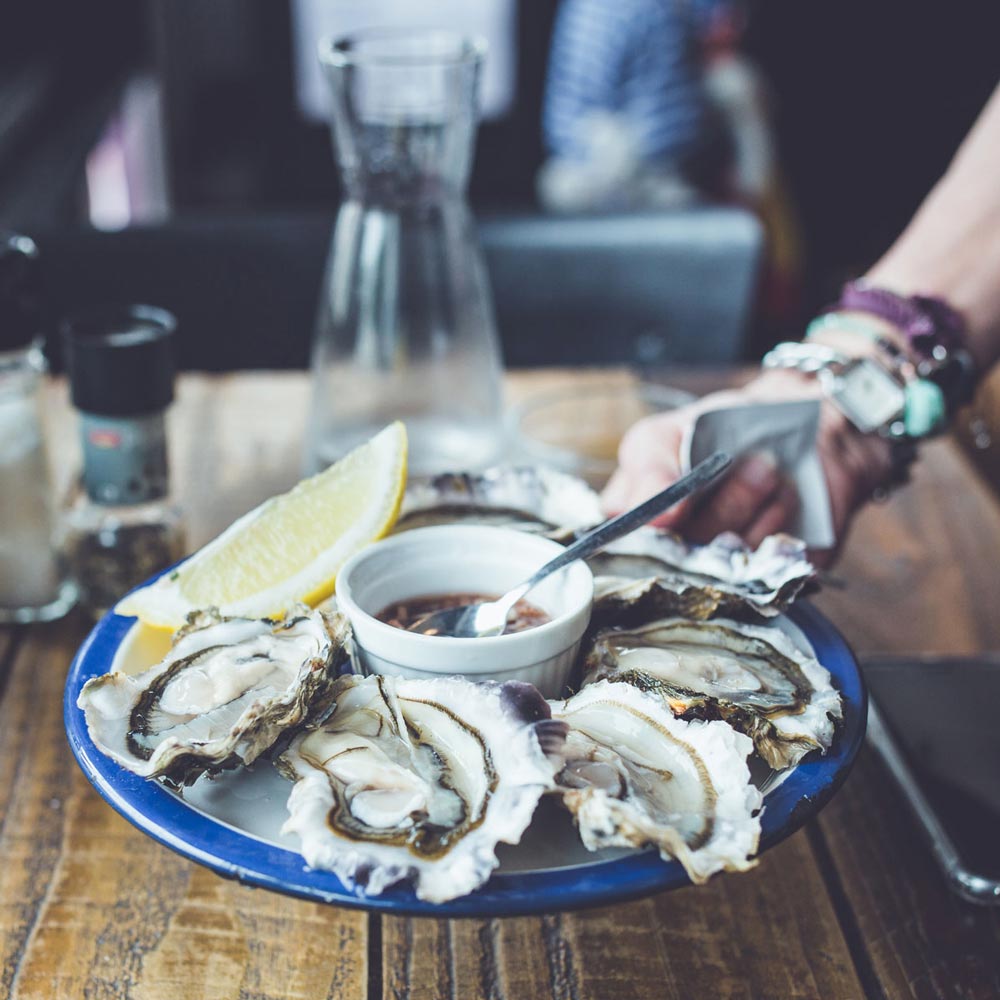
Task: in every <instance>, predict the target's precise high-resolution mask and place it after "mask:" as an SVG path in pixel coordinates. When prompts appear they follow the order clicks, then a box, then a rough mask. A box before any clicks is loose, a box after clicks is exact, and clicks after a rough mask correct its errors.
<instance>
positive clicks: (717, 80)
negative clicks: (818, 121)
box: [538, 0, 801, 324]
mask: <svg viewBox="0 0 1000 1000" xmlns="http://www.w3.org/2000/svg"><path fill="white" fill-rule="evenodd" d="M743 22H744V12H743V9H742V6H741V5H740V4H739V3H737V2H734V0H620V2H617V3H611V2H608V0H562V2H561V4H560V6H559V8H558V11H557V15H556V21H555V25H554V29H553V34H552V43H551V49H550V54H549V63H548V76H547V81H546V87H545V95H544V106H543V131H544V138H545V144H546V146H547V148H548V151H549V153H550V156H549V159H548V160H547V161H546V162H545V163H544V165H543V166H542V168H541V170H540V172H539V175H538V197H539V200H540V202H541V203H542V205H543V207H545V208H547V209H548V210H550V211H554V212H594V211H597V212H600V211H615V210H623V209H624V210H638V211H643V210H645V211H650V210H654V211H655V210H660V209H672V208H678V207H682V206H684V205H688V204H691V203H692V202H695V201H698V200H702V199H705V198H708V199H710V200H714V201H722V202H727V203H735V204H740V205H743V206H745V207H747V208H749V209H750V210H751V211H753V212H755V214H757V215H758V217H759V218H760V219H761V222H762V223H763V225H764V227H765V230H766V232H767V242H768V247H769V252H768V261H767V267H766V270H765V274H764V277H763V282H762V289H761V295H760V296H759V300H760V301H759V308H760V312H761V315H762V316H764V317H766V318H767V319H768V320H769V321H771V322H772V323H777V324H780V323H781V322H782V321H783V320H784V319H785V318H786V317H788V316H789V315H791V314H792V313H793V312H794V310H795V307H796V304H797V291H796V290H797V289H798V287H799V268H800V261H801V248H800V240H799V235H798V228H797V225H796V222H795V218H794V214H793V212H792V211H791V208H790V206H789V203H788V199H787V197H786V193H785V186H784V184H783V183H782V181H781V177H780V172H779V169H778V162H777V153H776V149H775V143H774V139H773V134H772V129H771V124H770V121H769V116H768V109H767V105H768V100H767V95H766V88H765V86H764V83H763V81H762V79H761V77H760V74H759V73H758V71H757V69H756V67H755V66H754V65H753V63H752V62H751V61H750V60H748V59H747V58H746V57H745V56H744V55H743V54H742V53H741V52H740V51H739V44H740V40H741V36H742V33H743Z"/></svg>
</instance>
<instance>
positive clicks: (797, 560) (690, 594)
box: [588, 528, 814, 623]
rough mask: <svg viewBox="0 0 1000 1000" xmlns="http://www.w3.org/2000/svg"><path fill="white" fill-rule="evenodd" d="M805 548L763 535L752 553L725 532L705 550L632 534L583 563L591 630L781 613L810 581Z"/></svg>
mask: <svg viewBox="0 0 1000 1000" xmlns="http://www.w3.org/2000/svg"><path fill="white" fill-rule="evenodd" d="M805 551H806V550H805V544H804V543H803V542H801V541H799V539H797V538H792V537H791V536H790V535H770V536H769V537H767V538H765V539H764V540H763V541H762V542H761V543H760V545H759V546H758V547H757V548H756V549H751V548H749V547H748V546H747V545H746V544H745V543H744V542H743V540H742V539H740V538H739V536H737V535H734V534H731V533H729V532H726V533H724V534H721V535H719V536H717V537H716V538H715V539H713V540H712V541H711V542H710V543H709V544H708V545H688V544H687V543H685V542H684V541H682V540H681V539H680V538H678V537H677V536H676V535H673V534H671V533H670V532H666V531H657V530H656V529H654V528H640V529H639V530H638V531H635V532H633V533H632V534H631V535H628V536H627V537H625V538H623V539H621V540H620V541H619V542H615V543H614V544H613V545H612V546H610V547H609V548H608V549H607V550H605V551H604V552H601V553H598V554H597V555H596V556H593V557H592V558H591V559H589V560H588V563H589V565H590V568H591V569H592V570H593V572H594V576H595V580H594V619H595V621H597V622H598V623H608V622H611V621H616V620H617V621H621V620H622V619H623V618H624V619H627V620H628V621H630V622H633V623H634V622H638V621H648V620H649V619H650V618H656V617H661V616H663V615H683V616H684V617H685V618H693V619H697V620H699V621H702V620H705V619H708V618H712V617H714V616H716V615H734V614H740V613H742V612H746V611H750V612H752V613H754V614H756V615H760V616H763V617H765V618H769V617H772V616H774V615H776V614H778V613H779V612H780V611H782V610H784V609H785V608H787V607H788V606H789V605H790V604H791V603H792V601H793V600H794V599H795V598H796V596H798V594H799V592H800V591H801V590H802V588H803V587H804V586H805V584H806V583H808V582H809V581H810V580H811V579H812V577H813V574H814V570H813V567H812V565H811V564H810V563H809V561H808V560H807V559H806V554H805Z"/></svg>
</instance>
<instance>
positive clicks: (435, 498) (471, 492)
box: [395, 466, 604, 534]
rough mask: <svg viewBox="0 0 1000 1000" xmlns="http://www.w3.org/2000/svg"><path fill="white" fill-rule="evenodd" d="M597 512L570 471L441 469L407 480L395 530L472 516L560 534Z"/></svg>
mask: <svg viewBox="0 0 1000 1000" xmlns="http://www.w3.org/2000/svg"><path fill="white" fill-rule="evenodd" d="M603 518H604V515H603V514H602V512H601V505H600V501H599V500H598V497H597V494H596V493H594V491H593V490H591V488H590V487H589V486H587V484H586V483H584V482H583V481H582V480H579V479H577V478H575V477H574V476H569V475H566V474H565V473H562V472H556V471H554V470H552V469H546V468H544V467H535V466H523V467H500V468H496V469H489V470H487V471H486V472H483V473H481V474H478V475H476V474H472V473H467V472H459V473H445V474H443V475H440V476H435V477H434V478H433V479H430V480H426V481H420V482H416V483H414V484H412V485H411V486H409V487H408V488H407V490H406V494H405V496H404V497H403V508H402V512H401V513H400V516H399V520H398V521H397V522H396V528H395V530H396V531H407V530H408V529H410V528H423V527H427V526H428V525H432V524H454V523H456V522H459V521H473V522H475V523H476V524H488V525H497V526H500V527H510V528H521V529H522V530H524V531H534V532H538V533H540V534H545V533H556V534H565V533H570V532H572V531H573V530H575V529H577V528H583V527H589V526H590V525H592V524H597V523H598V522H599V521H601V520H603Z"/></svg>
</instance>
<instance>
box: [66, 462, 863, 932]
mask: <svg viewBox="0 0 1000 1000" xmlns="http://www.w3.org/2000/svg"><path fill="white" fill-rule="evenodd" d="M600 520H602V514H601V511H600V507H599V504H598V499H597V496H596V495H595V494H594V493H593V492H592V491H591V490H590V489H589V488H588V487H587V486H586V485H585V484H584V483H582V482H581V481H579V480H576V479H574V478H572V477H570V476H567V475H565V474H562V473H556V472H553V471H550V470H546V469H543V468H535V467H521V468H500V469H495V470H490V471H488V472H486V473H482V474H461V473H460V474H452V475H445V476H439V477H436V478H434V479H431V480H424V481H421V482H417V483H411V484H410V485H409V486H408V487H407V490H406V493H405V495H404V498H403V504H402V509H401V512H400V515H399V518H398V520H397V521H396V523H395V526H394V528H393V531H392V534H391V535H390V536H389V537H388V538H387V539H385V540H383V541H380V542H376V543H374V544H373V545H371V546H370V547H369V548H370V550H371V551H372V552H373V553H374V552H376V551H377V550H379V547H384V546H391V545H392V544H398V539H399V538H400V537H401V536H404V535H406V534H407V533H411V532H412V533H413V535H412V536H411V537H413V538H416V537H418V535H417V533H418V532H433V531H438V530H440V528H441V526H443V525H463V526H466V527H467V526H469V525H480V526H489V527H492V528H502V529H505V530H506V531H508V532H512V533H516V534H517V537H522V536H532V537H534V538H536V539H539V538H544V539H546V540H547V542H546V544H550V543H559V544H566V543H567V542H568V540H571V539H572V538H573V537H574V536H575V535H576V534H577V533H579V532H581V531H582V530H584V529H586V528H587V527H590V526H593V525H594V524H596V523H598V522H599V521H600ZM509 547H510V548H511V549H515V548H517V546H516V545H511V546H509ZM387 551H388V550H387ZM399 551H400V552H402V551H404V550H402V549H401V550H399ZM401 561H404V562H405V560H403V559H402V556H400V557H399V558H396V557H392V558H390V557H389V556H387V561H386V563H385V567H387V568H385V569H383V570H378V563H374V564H373V565H375V567H376V572H375V576H376V577H378V578H379V579H381V578H383V577H384V578H388V577H390V576H392V575H393V573H395V576H393V579H397V578H398V579H399V580H403V579H404V577H405V574H402V575H400V573H398V572H396V570H397V569H398V566H397V564H399V563H400V562H401ZM370 562H371V561H370ZM464 562H465V563H467V564H472V563H475V562H476V555H475V553H474V552H466V553H465V558H464ZM539 565H540V562H539ZM576 565H577V566H578V567H579V566H580V565H581V564H579V563H577V564H576ZM588 565H589V570H590V574H591V575H592V581H593V582H592V595H593V596H592V602H590V603H589V620H586V619H585V621H584V624H583V625H581V628H583V629H585V631H583V632H582V635H580V636H579V637H578V638H577V641H576V642H575V643H574V645H573V646H572V650H571V651H572V657H571V662H568V663H567V665H566V671H565V672H564V674H561V675H560V677H559V680H557V681H553V675H552V674H551V673H550V674H547V675H546V678H545V680H544V683H543V682H539V683H538V684H533V683H530V682H529V680H526V679H525V678H526V677H531V676H534V675H530V674H523V673H521V674H518V673H517V672H514V673H512V674H509V675H508V674H505V673H504V672H503V671H502V670H500V671H498V672H496V673H495V674H488V673H485V674H484V673H483V672H482V670H480V671H479V672H476V671H474V670H470V671H469V672H466V671H464V670H463V669H461V668H458V669H453V668H449V669H448V670H443V669H438V670H437V671H436V672H420V671H409V670H406V669H400V670H392V669H389V668H385V664H384V663H383V664H382V667H379V666H378V664H379V663H380V662H381V661H380V660H379V659H378V658H377V657H373V656H368V655H361V653H362V649H361V647H362V645H367V640H365V638H364V636H363V635H362V632H361V631H360V630H359V628H358V627H357V625H356V622H354V620H353V619H352V618H351V616H350V614H349V613H347V610H349V609H347V606H348V604H349V603H353V598H352V599H351V600H349V598H348V594H347V588H346V585H345V586H344V587H341V581H342V580H343V579H344V578H343V576H340V577H338V590H339V592H338V594H337V595H335V596H334V597H333V598H331V599H329V600H326V601H324V602H322V603H320V604H319V605H318V606H316V607H308V606H305V605H298V606H295V607H293V608H291V609H289V610H288V611H287V612H286V613H285V614H284V616H282V617H276V616H271V617H267V618H252V617H240V616H235V615H227V614H225V613H224V610H223V612H220V611H219V610H218V609H215V608H205V609H202V610H198V611H197V612H196V613H192V614H190V615H189V617H188V620H187V624H186V625H184V626H183V627H182V628H180V629H179V630H176V631H174V632H173V633H171V632H169V631H164V630H161V629H153V628H150V627H149V626H147V625H142V624H140V623H139V622H137V620H136V619H135V618H133V617H129V616H126V615H122V614H117V613H115V612H111V613H109V614H107V615H106V616H105V617H104V618H103V619H102V620H101V621H100V622H99V623H98V624H97V625H96V626H95V628H94V629H93V631H92V632H91V634H90V636H89V637H88V638H87V640H86V642H85V643H84V644H83V646H82V647H81V648H80V650H79V652H78V653H77V656H76V658H75V659H74V661H73V664H72V666H71V668H70V672H69V676H68V679H67V684H66V692H65V722H66V730H67V734H68V737H69V741H70V745H71V747H72V750H73V753H74V755H75V756H76V759H77V761H78V762H79V764H80V766H81V767H82V769H83V771H84V773H85V774H86V776H87V777H88V779H89V780H90V781H91V782H92V783H93V785H94V786H95V787H96V789H97V790H98V792H99V793H100V794H101V795H102V796H103V797H104V798H105V800H106V801H107V802H108V803H109V804H110V805H111V806H112V807H113V808H114V809H116V810H117V811H118V812H119V813H121V814H122V815H123V816H125V817H126V818H127V819H128V820H129V821H131V822H132V823H133V824H135V825H136V826H137V827H138V828H139V829H141V830H142V831H143V832H145V833H146V834H147V835H149V836H151V837H152V838H154V839H155V840H157V841H159V842H160V843H162V844H164V845H166V846H167V847H169V848H171V849H172V850H175V851H177V852H178V853H180V854H182V855H184V856H185V857H187V858H190V859H191V860H194V861H197V862H199V863H200V864H203V865H206V866H208V867H210V868H212V869H213V870H215V871H216V872H218V873H219V874H221V875H224V876H227V877H235V878H237V879H239V880H240V881H242V882H245V883H247V884H249V885H253V886H258V887H263V888H268V889H272V890H274V891H279V892H283V893H288V894H291V895H295V896H300V897H305V898H309V899H313V900H319V901H323V902H327V903H333V904H336V905H342V906H353V907H363V908H368V909H376V910H386V911H391V912H397V913H411V914H428V915H437V916H498V915H512V914H525V913H534V912H542V911H552V910H560V909H569V908H574V907H581V906H591V905H606V904H610V903H614V902H617V901H621V900H625V899H629V898H634V897H638V896H642V895H645V894H649V893H652V892H659V891H663V890H666V889H672V888H676V887H679V886H683V885H688V884H691V883H695V884H699V883H703V882H705V881H706V880H707V879H709V878H712V877H720V873H738V872H742V871H745V870H747V869H750V868H752V867H753V866H754V864H755V863H756V859H757V857H758V856H759V855H760V854H761V852H762V851H764V850H766V849H768V848H769V847H771V846H772V845H774V844H775V843H777V842H779V841H780V840H782V839H783V838H785V837H787V836H789V834H791V833H792V832H794V831H795V830H796V829H797V828H798V827H799V826H801V825H802V823H804V822H805V821H806V820H807V819H809V818H810V817H811V816H813V815H815V813H816V812H817V811H818V810H819V809H820V808H822V806H823V805H824V804H825V803H826V802H827V801H828V800H829V798H830V797H831V796H832V795H833V793H834V792H835V791H836V789H837V788H838V787H839V786H840V784H841V783H842V782H843V780H844V779H845V777H846V775H847V772H848V770H849V768H850V766H851V763H852V762H853V759H854V757H855V755H856V753H857V751H858V748H859V746H860V743H861V740H862V737H863V735H864V720H865V715H866V695H865V690H864V686H863V683H862V680H861V678H860V676H859V672H858V669H857V665H856V662H855V660H854V657H853V655H852V654H851V652H850V650H849V649H848V647H847V645H846V644H845V643H844V641H843V639H842V638H841V637H840V635H839V634H838V633H837V631H836V630H835V629H834V628H833V626H832V625H831V624H830V623H829V622H828V621H826V619H825V618H823V616H822V615H821V614H820V613H819V612H818V611H816V610H815V609H814V608H812V607H811V606H809V605H808V604H807V603H805V602H803V601H801V600H797V599H798V598H800V597H801V595H802V594H803V592H808V591H809V589H810V588H814V587H815V586H816V582H815V574H814V571H813V568H812V566H811V565H810V564H809V562H808V561H807V559H806V553H805V547H804V545H803V544H802V543H801V542H799V541H798V540H796V539H793V538H791V537H789V536H785V535H776V536H772V537H770V538H768V539H765V541H764V542H762V543H761V544H760V545H759V546H758V547H757V548H756V549H755V550H751V549H749V548H748V547H746V546H745V545H744V544H743V543H742V542H741V541H740V540H739V539H738V538H736V537H735V536H730V535H722V536H719V537H718V538H716V539H715V540H714V541H713V542H711V543H710V544H708V545H701V546H695V545H690V544H687V543H686V542H684V541H683V540H682V539H680V538H678V537H677V536H675V535H673V534H670V533H667V532H663V531H659V530H657V529H654V528H651V527H644V528H640V529H638V530H637V531H635V532H633V533H632V534H631V535H629V536H627V537H626V538H624V539H622V540H621V541H619V542H616V543H613V544H612V545H611V546H610V547H609V548H608V549H606V550H605V551H604V552H602V553H600V554H598V555H597V556H595V557H593V558H592V559H591V560H589V563H588ZM181 569H182V570H183V564H182V566H181ZM428 572H430V570H429V571H428ZM174 573H176V570H175V571H174ZM428 579H430V577H428ZM550 580H552V581H554V582H553V583H552V584H551V586H550V587H549V589H548V590H544V589H542V588H540V589H539V591H538V594H537V597H535V596H533V597H532V598H531V599H532V601H534V602H535V604H536V605H537V609H540V612H541V616H540V621H541V622H544V621H546V620H547V619H548V618H549V617H551V618H556V617H558V615H559V612H560V606H559V601H560V600H561V599H562V597H561V596H560V586H559V583H558V579H557V578H556V577H552V578H550ZM588 581H589V577H588ZM376 582H377V581H376ZM400 586H404V584H400ZM427 586H428V587H429V588H430V589H429V590H425V591H424V593H425V594H426V593H430V592H431V591H434V590H438V591H440V590H441V585H440V583H439V582H438V583H429V584H428V585H427ZM455 586H456V587H457V588H458V589H467V588H468V587H469V586H470V584H469V583H468V582H458V583H456V584H455ZM587 586H588V588H589V587H590V583H589V582H588V584H587ZM376 589H377V588H376ZM379 593H380V594H381V596H380V597H379V600H385V599H387V598H392V599H393V600H394V601H395V612H394V613H397V614H398V613H401V612H400V603H401V599H402V598H412V597H416V596H418V595H417V594H416V592H411V593H405V592H404V593H401V592H400V591H399V590H398V589H397V591H396V592H394V593H390V591H389V590H385V589H383V590H382V591H380V592H379ZM359 594H360V591H358V592H357V593H354V595H353V597H354V598H357V600H358V601H360V600H361V598H360V597H359V596H358V595H359ZM587 596H588V598H589V596H590V590H589V589H588V592H587ZM387 603H390V602H389V601H387ZM345 609H346V610H345ZM537 609H536V610H537ZM390 618H391V616H389V617H388V618H387V617H386V616H382V620H381V621H379V622H377V623H376V624H375V626H373V628H375V629H376V630H377V629H385V630H393V629H395V627H396V626H397V625H399V622H398V621H397V622H395V623H393V622H392V621H390ZM532 624H534V623H533V622H531V621H528V622H527V626H528V627H526V629H525V630H524V631H522V632H519V633H518V634H516V635H512V636H510V639H511V640H514V641H515V643H514V645H512V646H511V648H512V649H513V648H517V647H516V644H517V643H519V644H520V647H523V648H528V645H529V644H530V642H531V641H533V640H531V639H530V638H529V637H530V636H531V633H532V631H533V630H532V629H531V628H530V626H531V625H532ZM557 624H558V623H557V622H550V623H549V624H540V625H539V627H538V628H537V630H535V631H537V635H538V642H539V643H541V642H542V641H543V640H544V636H545V634H546V633H545V630H546V629H550V628H551V629H554V628H555V626H556V625H557ZM419 638H420V639H422V640H423V641H424V643H425V645H426V644H427V643H429V644H431V645H430V646H428V647H427V649H429V650H430V653H429V654H428V655H431V656H432V658H433V655H432V654H433V653H434V651H435V648H440V649H442V650H444V649H445V648H446V646H440V647H434V646H433V644H434V643H435V642H442V643H448V642H469V643H476V642H492V643H496V642H501V641H502V640H505V639H506V638H507V636H501V637H499V639H489V640H480V639H468V640H465V639H462V640H450V639H437V638H436V637H433V636H421V637H419ZM374 648H375V647H374V646H371V647H370V648H369V652H370V651H371V650H372V649H374ZM484 648H485V647H484ZM477 649H478V647H477ZM449 656H451V657H453V656H454V652H453V651H451V652H449ZM474 659H475V658H474V657H473V656H472V655H471V654H470V656H469V662H470V664H472V663H473V661H474ZM448 662H452V661H448ZM383 668H385V669H383ZM721 877H734V876H731V875H725V876H721Z"/></svg>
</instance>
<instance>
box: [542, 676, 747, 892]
mask: <svg viewBox="0 0 1000 1000" xmlns="http://www.w3.org/2000/svg"><path fill="white" fill-rule="evenodd" d="M552 716H553V718H554V719H556V720H558V721H561V722H565V723H566V724H567V725H568V727H569V732H568V734H567V736H566V740H565V743H564V744H563V747H562V749H561V750H559V751H558V752H557V756H558V758H559V761H560V764H561V767H560V769H559V771H558V773H557V775H556V782H557V784H558V786H559V788H560V790H561V793H562V799H563V803H564V804H565V805H566V807H567V808H568V809H569V810H570V811H571V812H572V813H573V816H574V819H575V820H576V824H577V827H578V828H579V831H580V837H581V839H582V840H583V843H584V845H585V846H586V847H587V848H589V849H590V850H592V851H595V850H599V849H600V848H602V847H616V846H619V847H625V846H633V847H645V846H647V845H654V846H655V847H657V848H658V849H659V851H660V854H661V855H662V856H663V858H664V859H666V860H669V859H671V858H676V859H677V860H678V861H680V862H681V864H682V865H683V866H684V869H685V871H687V873H688V875H689V877H690V878H691V881H692V882H704V881H705V880H706V879H707V878H708V877H709V876H710V875H712V874H714V873H715V872H718V871H722V870H728V871H742V870H744V869H746V868H749V867H751V866H752V865H753V864H754V862H753V861H752V860H751V858H752V855H753V854H754V853H755V852H756V850H757V843H758V840H759V838H760V818H759V815H758V811H759V809H760V806H761V803H762V796H761V793H760V792H759V791H758V790H757V789H756V788H755V787H754V786H753V785H752V784H751V783H750V770H749V768H748V766H747V760H746V759H747V755H748V754H749V753H750V752H751V750H752V749H753V744H752V743H751V741H750V740H749V739H748V738H747V737H746V736H744V735H742V734H741V733H738V732H736V730H734V729H732V728H731V727H730V726H727V725H726V723H724V722H701V721H695V722H686V721H684V720H682V719H678V718H675V717H674V715H673V714H672V713H671V712H670V711H669V709H668V708H667V707H666V705H664V703H663V702H662V701H661V700H660V699H658V698H656V697H654V696H652V695H649V694H645V693H644V692H642V691H640V690H638V689H637V688H634V687H632V686H631V685H628V684H612V683H609V682H607V681H602V682H598V683H595V684H590V685H588V686H587V687H585V688H583V689H582V690H581V691H579V692H577V693H576V694H575V695H573V697H572V698H569V699H567V700H566V701H563V702H557V703H553V704H552Z"/></svg>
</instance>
